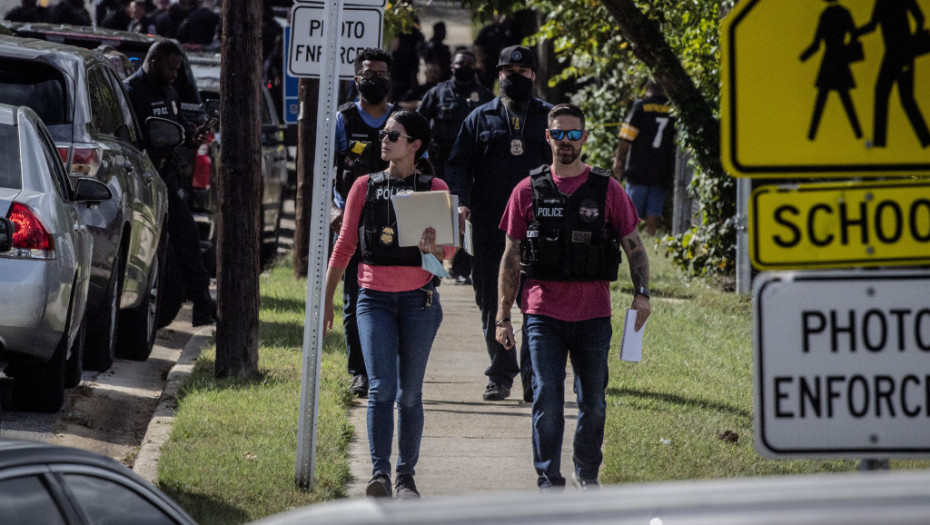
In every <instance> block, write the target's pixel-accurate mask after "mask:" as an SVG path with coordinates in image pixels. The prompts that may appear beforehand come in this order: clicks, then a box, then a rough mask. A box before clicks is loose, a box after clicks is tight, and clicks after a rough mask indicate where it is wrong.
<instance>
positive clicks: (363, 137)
mask: <svg viewBox="0 0 930 525" xmlns="http://www.w3.org/2000/svg"><path fill="white" fill-rule="evenodd" d="M390 71H391V55H389V54H387V53H386V52H385V51H383V50H381V49H378V48H366V49H363V50H362V51H360V52H359V53H358V54H357V55H355V85H356V86H357V87H358V91H359V100H358V101H352V102H349V103H347V104H344V105H342V106H340V107H339V110H338V112H337V114H336V147H335V150H336V182H335V188H334V191H333V204H334V208H335V209H334V213H333V214H332V216H331V219H332V224H331V225H332V228H333V230H334V231H335V232H337V233H338V232H339V227H340V226H341V225H342V210H343V209H344V208H345V200H346V197H348V195H349V190H350V189H351V188H352V183H354V182H355V179H357V178H358V177H360V176H362V175H368V174H369V173H377V172H380V171H383V170H384V169H385V168H387V165H388V163H387V162H385V161H383V160H381V140H380V139H379V138H378V132H379V131H381V130H382V129H384V125H385V124H387V120H388V117H389V116H390V114H391V112H392V111H393V110H394V105H393V104H390V103H388V101H387V95H388V91H390V88H391V73H390ZM358 261H359V254H358V253H356V254H355V256H353V257H352V259H351V260H350V261H349V265H348V267H347V268H346V271H345V274H344V275H343V285H342V304H343V310H342V315H343V318H342V326H343V330H344V332H345V338H346V353H347V354H348V362H347V368H348V371H349V374H351V375H352V382H351V383H350V385H349V390H350V391H351V392H352V393H353V394H354V395H356V396H360V397H366V396H368V372H367V370H366V369H365V360H364V358H363V357H362V345H361V342H359V338H358V325H357V324H356V321H355V307H356V303H357V302H358Z"/></svg>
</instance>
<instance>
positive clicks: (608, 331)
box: [495, 104, 650, 490]
mask: <svg viewBox="0 0 930 525" xmlns="http://www.w3.org/2000/svg"><path fill="white" fill-rule="evenodd" d="M548 125H549V129H547V130H546V140H547V141H548V143H549V147H551V148H552V157H553V159H554V162H553V164H552V166H541V167H540V168H539V169H536V170H533V171H532V172H531V173H530V177H528V178H526V179H524V180H523V181H521V182H520V183H519V184H517V186H516V187H515V188H514V190H513V193H512V194H511V195H510V200H509V201H508V203H507V208H506V210H505V211H504V216H503V218H502V219H501V223H500V228H501V229H502V230H504V231H505V232H506V234H507V241H506V247H505V250H504V256H503V258H502V259H501V265H500V278H499V280H498V282H499V285H498V286H499V291H498V298H499V303H500V304H499V308H498V313H497V315H498V318H497V320H496V323H495V324H496V326H497V328H496V334H495V335H496V337H497V340H498V342H500V343H501V344H502V345H504V347H505V348H507V349H511V348H513V346H514V333H513V326H512V325H511V322H510V310H511V307H512V306H513V303H514V301H515V300H516V295H517V291H518V290H519V289H520V273H521V268H522V271H523V272H524V273H526V277H527V281H526V285H525V286H524V288H523V295H522V298H521V299H522V300H521V303H520V304H521V305H522V309H523V313H524V314H526V317H525V320H526V321H525V322H526V326H525V329H526V332H525V333H526V337H527V338H528V341H529V348H530V356H531V360H532V363H533V376H534V377H533V409H532V412H533V463H534V466H535V468H536V473H537V475H538V476H539V477H538V480H537V485H538V486H539V488H540V490H548V489H561V488H562V487H564V486H565V478H564V477H562V474H561V471H560V459H561V457H562V433H563V431H564V426H565V418H564V414H563V406H564V398H565V392H564V388H563V385H564V383H565V361H566V359H567V358H568V357H571V362H572V368H573V370H574V372H575V391H576V393H577V397H578V426H577V429H576V431H575V438H574V450H573V458H574V463H575V464H574V471H573V472H572V480H573V481H574V482H575V484H576V485H577V486H578V487H579V488H581V489H588V488H596V487H597V486H598V472H599V470H600V466H601V461H602V459H603V456H602V454H601V445H602V443H603V441H604V421H605V419H606V413H607V402H606V394H605V390H606V388H607V379H608V364H607V357H608V353H609V350H610V338H611V336H612V328H611V324H610V315H611V307H610V281H615V280H617V272H618V270H619V267H620V247H622V248H623V251H624V252H625V253H626V256H627V260H628V261H629V267H630V277H631V280H632V281H633V290H634V295H633V304H632V306H631V308H633V309H635V310H636V311H637V318H636V329H637V330H638V329H640V328H641V327H642V326H643V324H644V323H645V322H646V319H647V318H648V317H649V313H650V306H649V259H648V257H647V255H646V250H645V249H644V247H643V243H642V241H641V240H640V238H639V233H638V232H637V229H636V225H637V224H638V223H639V216H638V215H637V214H636V207H635V206H634V205H633V202H632V201H631V200H630V198H629V196H628V195H627V194H626V192H625V191H623V188H622V187H621V186H620V184H619V183H618V182H617V181H616V180H614V179H612V178H611V177H610V171H609V170H604V169H601V168H592V167H591V166H588V165H586V164H584V163H583V162H582V161H581V148H582V146H584V144H585V142H586V141H587V139H588V132H587V131H585V129H584V113H583V112H582V111H581V109H579V108H578V107H577V106H574V105H572V104H559V105H557V106H555V107H554V108H552V110H551V111H550V112H549V118H548Z"/></svg>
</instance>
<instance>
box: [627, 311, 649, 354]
mask: <svg viewBox="0 0 930 525" xmlns="http://www.w3.org/2000/svg"><path fill="white" fill-rule="evenodd" d="M648 323H649V320H648V319H646V322H645V323H643V326H642V327H641V328H640V329H639V331H637V330H636V329H635V328H634V327H635V326H636V310H633V309H627V311H626V321H625V322H624V323H623V340H622V341H621V342H620V359H621V360H622V361H632V362H634V363H638V362H639V361H640V360H641V359H642V358H643V333H644V332H645V331H646V325H647V324H648Z"/></svg>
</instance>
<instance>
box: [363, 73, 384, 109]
mask: <svg viewBox="0 0 930 525" xmlns="http://www.w3.org/2000/svg"><path fill="white" fill-rule="evenodd" d="M389 89H391V84H389V83H388V81H387V79H382V78H375V79H371V80H362V81H361V82H359V83H358V92H359V93H361V94H362V98H364V99H365V100H366V101H367V102H371V103H372V104H380V103H381V101H383V100H384V98H385V97H387V94H388V90H389Z"/></svg>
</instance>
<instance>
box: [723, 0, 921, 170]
mask: <svg viewBox="0 0 930 525" xmlns="http://www.w3.org/2000/svg"><path fill="white" fill-rule="evenodd" d="M922 19H930V0H913V1H910V2H905V1H900V2H890V1H883V0H842V1H840V2H818V1H812V0H743V1H742V2H739V3H738V4H737V6H736V7H735V8H734V9H733V12H731V13H730V14H729V15H728V16H727V18H726V20H725V21H724V23H723V25H722V27H721V35H720V36H721V38H720V40H721V50H722V53H721V59H722V76H721V78H722V79H723V81H722V90H721V113H722V118H721V129H722V135H721V148H722V150H723V151H724V154H723V158H722V160H723V163H724V166H725V168H726V169H727V171H729V172H730V173H732V174H733V175H736V176H742V177H756V178H774V177H782V178H786V177H787V178H797V177H803V176H820V177H850V176H857V177H861V176H885V175H889V174H898V175H902V174H911V173H915V172H917V173H921V172H922V173H927V172H930V131H928V121H930V31H927V29H926V28H927V27H928V25H927V24H923V27H917V26H918V24H917V23H916V20H922Z"/></svg>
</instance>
